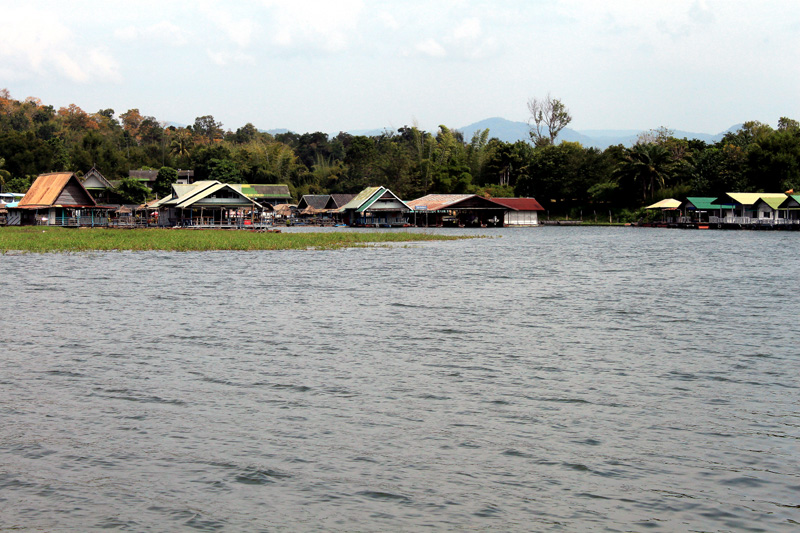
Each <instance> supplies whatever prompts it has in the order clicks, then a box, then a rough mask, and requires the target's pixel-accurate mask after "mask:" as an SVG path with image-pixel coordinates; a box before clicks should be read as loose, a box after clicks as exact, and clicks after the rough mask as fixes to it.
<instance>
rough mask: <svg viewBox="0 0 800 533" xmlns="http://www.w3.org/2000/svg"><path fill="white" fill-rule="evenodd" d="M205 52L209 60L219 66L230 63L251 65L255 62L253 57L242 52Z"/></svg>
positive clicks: (225, 65) (226, 65) (230, 64)
mask: <svg viewBox="0 0 800 533" xmlns="http://www.w3.org/2000/svg"><path fill="white" fill-rule="evenodd" d="M206 54H207V55H208V58H209V59H210V60H211V62H212V63H214V64H215V65H217V66H219V67H228V66H232V65H246V66H252V65H255V64H256V60H255V58H254V57H253V56H252V55H250V54H247V53H244V52H225V51H214V50H206Z"/></svg>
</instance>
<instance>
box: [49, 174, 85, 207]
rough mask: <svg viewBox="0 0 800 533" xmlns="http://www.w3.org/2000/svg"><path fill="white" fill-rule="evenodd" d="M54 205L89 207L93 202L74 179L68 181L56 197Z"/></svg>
mask: <svg viewBox="0 0 800 533" xmlns="http://www.w3.org/2000/svg"><path fill="white" fill-rule="evenodd" d="M53 203H54V204H61V205H91V204H93V203H94V202H93V201H92V199H91V198H90V197H89V195H88V194H86V192H84V190H83V188H81V186H80V185H78V183H77V181H75V180H74V179H71V180H69V183H67V185H66V187H64V189H63V190H62V191H61V194H59V195H58V198H57V199H56V201H55V202H53Z"/></svg>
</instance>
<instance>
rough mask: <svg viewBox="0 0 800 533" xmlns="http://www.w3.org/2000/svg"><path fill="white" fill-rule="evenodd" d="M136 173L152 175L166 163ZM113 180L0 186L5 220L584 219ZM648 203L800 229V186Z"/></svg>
mask: <svg viewBox="0 0 800 533" xmlns="http://www.w3.org/2000/svg"><path fill="white" fill-rule="evenodd" d="M130 174H131V176H132V177H135V178H136V179H138V180H140V181H142V182H143V183H145V184H148V183H151V182H153V181H154V180H155V179H156V174H157V171H142V170H139V171H131V173H130ZM114 187H115V185H114V183H113V182H111V181H109V180H107V179H106V178H105V177H104V176H103V175H102V173H100V172H99V171H98V170H97V169H96V168H92V169H91V170H90V171H89V172H87V173H86V174H85V175H84V176H81V177H79V176H78V175H77V174H75V173H72V172H55V173H47V174H42V175H40V176H38V178H37V179H36V180H35V181H34V183H33V185H32V186H31V187H30V189H29V190H28V192H27V193H26V194H17V193H2V194H0V225H7V226H31V225H43V226H64V227H109V228H134V227H160V228H193V229H202V228H208V229H210V228H220V229H237V228H238V229H250V230H254V229H265V228H272V227H274V226H287V225H311V226H348V227H374V228H381V227H410V226H421V227H446V226H449V227H535V226H539V225H547V224H552V225H556V224H577V223H580V222H581V221H579V220H552V221H551V220H548V219H546V218H544V217H542V213H543V212H544V211H546V210H545V208H544V207H542V205H541V204H540V203H539V202H538V201H536V199H534V198H494V197H487V196H479V195H477V194H428V195H426V196H422V197H421V198H417V199H414V200H403V199H401V198H399V197H398V196H397V195H396V194H394V193H393V192H392V191H391V190H389V189H387V188H386V187H368V188H365V189H364V190H362V191H361V192H359V193H356V194H310V195H304V196H302V198H301V199H300V201H299V202H298V203H297V204H292V203H290V202H291V200H292V196H291V194H290V191H289V186H288V185H282V184H231V183H221V182H219V181H215V180H201V181H193V172H192V171H181V172H179V175H178V181H177V182H176V183H174V184H173V185H172V192H171V194H169V195H167V196H165V197H163V198H160V199H157V200H153V201H150V202H147V203H144V204H140V205H125V204H114V203H112V202H113V191H114ZM645 209H647V210H649V211H651V212H656V213H657V215H656V216H650V217H648V219H647V220H646V221H640V222H638V223H634V224H631V225H640V226H651V227H676V228H694V229H791V230H798V229H800V194H794V191H791V190H790V191H786V192H785V193H736V192H731V193H727V194H725V195H723V196H721V197H687V198H686V199H684V200H677V199H672V198H668V199H664V200H661V201H659V202H656V203H654V204H652V205H649V206H647V207H646V208H645ZM594 220H595V222H596V221H597V216H596V212H595V219H594ZM609 222H611V220H609Z"/></svg>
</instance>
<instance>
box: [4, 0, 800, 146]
mask: <svg viewBox="0 0 800 533" xmlns="http://www.w3.org/2000/svg"><path fill="white" fill-rule="evenodd" d="M0 10H1V12H2V13H3V17H2V20H0V88H7V89H8V90H9V91H10V93H11V96H12V97H14V98H16V99H20V100H21V99H24V98H25V97H28V96H36V97H39V98H41V99H42V100H43V101H44V102H45V103H47V104H51V105H54V106H55V107H57V108H58V107H61V106H66V105H69V104H71V103H74V104H76V105H78V106H80V107H81V108H83V109H84V110H86V111H89V112H95V111H97V110H99V109H101V108H109V107H110V108H113V109H114V110H115V111H116V112H117V114H120V113H123V112H125V111H127V110H128V109H131V108H138V109H139V110H140V112H141V113H142V114H144V115H151V116H155V117H156V118H157V119H159V120H163V121H174V122H179V123H192V122H194V119H195V117H197V116H201V115H208V114H210V115H213V116H214V117H215V118H216V119H217V120H218V121H220V122H222V123H223V125H224V127H225V128H226V129H231V130H235V129H236V128H238V127H240V126H242V125H244V124H245V123H247V122H252V123H253V124H255V125H256V126H257V127H258V128H262V129H272V128H288V129H291V130H294V131H298V132H305V131H318V130H319V131H325V132H337V131H339V130H357V129H373V128H384V127H388V128H392V129H396V128H399V127H401V126H404V125H412V124H417V125H418V126H420V127H421V128H424V129H426V130H429V131H434V130H435V129H436V128H437V126H438V125H439V124H445V125H448V126H450V127H453V128H458V127H461V126H466V125H468V124H470V123H473V122H476V121H478V120H481V119H484V118H489V117H496V116H499V117H503V118H506V119H509V120H519V121H525V120H527V118H528V116H527V113H528V112H527V107H526V102H527V101H528V99H529V98H531V97H534V96H538V97H542V96H545V95H546V94H547V93H550V94H552V95H553V96H555V97H559V98H561V99H562V101H563V102H564V103H565V104H566V105H567V107H568V108H569V109H570V111H571V113H572V115H573V122H572V124H571V125H570V126H571V127H572V128H574V129H578V130H587V129H642V130H646V129H650V128H657V127H659V126H666V127H669V128H672V129H676V130H685V131H692V132H703V133H718V132H720V131H723V130H725V129H727V128H728V127H730V126H731V125H733V124H737V123H740V122H743V121H746V120H760V121H762V122H766V123H769V124H772V125H775V124H776V123H777V120H778V118H779V117H781V116H788V117H790V118H794V119H798V120H800V98H798V97H799V96H800V39H799V38H798V37H799V36H800V2H798V1H795V0H783V1H778V0H759V1H753V0H649V1H648V0H605V1H596V0H560V1H556V0H525V1H505V2H503V1H493V2H490V1H470V0H439V1H437V2H427V1H425V2H423V1H416V0H410V1H404V2H389V1H374V2H370V1H366V0H364V1H361V0H338V1H331V0H324V1H318V0H309V1H302V0H280V1H276V0H250V1H248V0H243V1H237V2H221V1H211V0H205V1H204V0H199V1H198V0H193V1H183V0H175V1H171V0H161V1H151V0H141V1H136V0H133V1H132V0H128V1H126V2H119V1H113V0H106V1H93V0H73V1H70V2H64V1H45V0H28V1H27V2H25V3H22V2H18V1H16V0H14V1H10V0H0Z"/></svg>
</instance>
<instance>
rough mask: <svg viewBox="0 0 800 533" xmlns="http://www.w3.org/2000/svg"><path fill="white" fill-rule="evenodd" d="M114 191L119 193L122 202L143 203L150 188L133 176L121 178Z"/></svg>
mask: <svg viewBox="0 0 800 533" xmlns="http://www.w3.org/2000/svg"><path fill="white" fill-rule="evenodd" d="M114 192H115V193H116V194H118V195H119V197H120V198H121V199H122V201H123V203H126V204H143V203H144V202H146V201H147V196H148V194H150V189H148V188H147V187H146V186H145V185H144V184H143V183H142V182H140V181H139V180H137V179H135V178H122V180H120V182H119V185H117V186H116V188H115V189H114Z"/></svg>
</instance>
